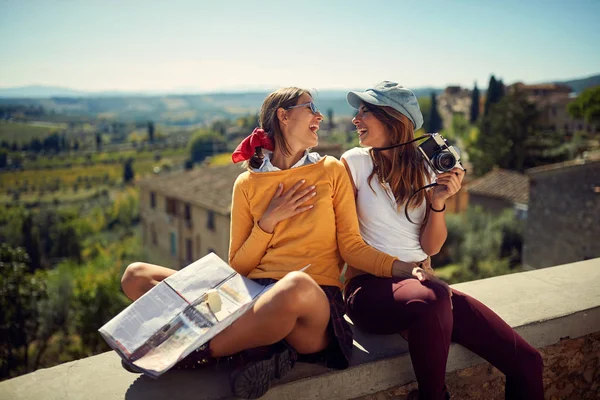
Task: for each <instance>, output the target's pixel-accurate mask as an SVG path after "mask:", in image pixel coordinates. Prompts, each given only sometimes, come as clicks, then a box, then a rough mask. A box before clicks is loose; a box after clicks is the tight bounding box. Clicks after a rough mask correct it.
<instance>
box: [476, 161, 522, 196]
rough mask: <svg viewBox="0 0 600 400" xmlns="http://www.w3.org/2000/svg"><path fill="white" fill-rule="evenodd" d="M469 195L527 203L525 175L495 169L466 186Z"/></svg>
mask: <svg viewBox="0 0 600 400" xmlns="http://www.w3.org/2000/svg"><path fill="white" fill-rule="evenodd" d="M467 191H468V192H469V194H477V195H480V196H487V197H494V198H497V199H504V200H508V201H512V202H513V203H518V204H527V203H528V202H529V178H528V177H527V175H524V174H521V173H519V172H515V171H509V170H506V169H500V168H495V169H493V170H492V171H490V172H488V173H487V174H485V175H484V176H482V177H481V178H478V179H476V180H474V181H472V182H471V183H469V184H468V185H467Z"/></svg>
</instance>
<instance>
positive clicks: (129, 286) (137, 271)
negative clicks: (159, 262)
mask: <svg viewBox="0 0 600 400" xmlns="http://www.w3.org/2000/svg"><path fill="white" fill-rule="evenodd" d="M147 272H148V266H147V265H146V264H144V263H142V262H134V263H132V264H129V265H128V266H127V268H125V272H124V273H123V276H122V277H121V288H122V289H123V292H124V293H125V294H126V295H127V296H128V297H129V298H131V294H132V292H134V291H135V288H136V287H139V286H143V284H144V282H145V281H147V280H148V278H147V276H148V274H147Z"/></svg>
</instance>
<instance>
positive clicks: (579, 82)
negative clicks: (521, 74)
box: [555, 74, 600, 93]
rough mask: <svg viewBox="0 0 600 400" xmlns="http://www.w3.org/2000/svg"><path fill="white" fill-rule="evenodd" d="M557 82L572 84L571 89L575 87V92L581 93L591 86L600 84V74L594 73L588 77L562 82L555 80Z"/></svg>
mask: <svg viewBox="0 0 600 400" xmlns="http://www.w3.org/2000/svg"><path fill="white" fill-rule="evenodd" d="M555 83H562V84H565V85H567V86H570V87H571V89H573V91H574V92H575V93H581V92H583V91H584V90H585V89H587V88H591V87H594V86H600V74H599V75H592V76H590V77H588V78H581V79H573V80H570V81H562V82H555Z"/></svg>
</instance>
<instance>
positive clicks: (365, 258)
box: [330, 160, 396, 277]
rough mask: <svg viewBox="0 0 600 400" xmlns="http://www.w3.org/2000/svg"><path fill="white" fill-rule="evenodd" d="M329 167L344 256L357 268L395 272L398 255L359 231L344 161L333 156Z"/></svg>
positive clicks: (376, 272)
mask: <svg viewBox="0 0 600 400" xmlns="http://www.w3.org/2000/svg"><path fill="white" fill-rule="evenodd" d="M330 171H331V178H332V182H333V208H334V211H335V224H336V230H337V242H338V248H339V250H340V254H341V256H342V258H343V259H344V261H346V263H348V264H349V265H352V266H353V267H354V268H358V269H360V270H363V271H365V272H368V273H370V274H373V275H376V276H384V277H390V276H392V264H393V263H394V260H396V258H394V257H392V256H390V255H388V254H386V253H383V252H381V251H379V250H376V249H374V248H373V247H371V246H369V245H368V244H366V243H365V241H364V240H363V238H362V236H361V235H360V230H359V226H358V217H357V216H356V202H355V199H354V194H353V191H352V183H351V182H350V177H349V176H348V173H347V172H346V169H345V167H344V165H343V164H342V163H341V162H340V161H337V160H334V161H333V162H332V164H331V166H330Z"/></svg>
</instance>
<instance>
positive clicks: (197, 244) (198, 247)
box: [196, 235, 202, 256]
mask: <svg viewBox="0 0 600 400" xmlns="http://www.w3.org/2000/svg"><path fill="white" fill-rule="evenodd" d="M196 254H198V256H200V254H202V253H200V235H196Z"/></svg>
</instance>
